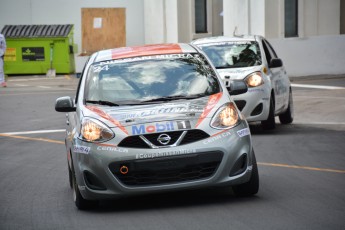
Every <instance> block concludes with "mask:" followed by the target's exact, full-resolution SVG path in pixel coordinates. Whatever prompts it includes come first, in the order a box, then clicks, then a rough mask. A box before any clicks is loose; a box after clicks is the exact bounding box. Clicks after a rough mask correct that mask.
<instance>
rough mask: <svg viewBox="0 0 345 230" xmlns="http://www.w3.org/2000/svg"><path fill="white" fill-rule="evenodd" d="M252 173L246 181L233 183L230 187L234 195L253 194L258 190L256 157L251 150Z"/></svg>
mask: <svg viewBox="0 0 345 230" xmlns="http://www.w3.org/2000/svg"><path fill="white" fill-rule="evenodd" d="M252 166H253V168H252V175H251V176H250V179H249V181H248V182H246V183H244V184H240V185H235V186H233V187H232V190H233V192H234V194H235V195H236V196H240V197H245V196H253V195H255V194H256V193H258V191H259V172H258V165H257V163H256V158H255V154H254V150H253V156H252Z"/></svg>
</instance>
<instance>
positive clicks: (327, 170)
mask: <svg viewBox="0 0 345 230" xmlns="http://www.w3.org/2000/svg"><path fill="white" fill-rule="evenodd" d="M258 165H264V166H273V167H283V168H294V169H305V170H312V171H321V172H335V173H345V170H337V169H325V168H316V167H308V166H298V165H286V164H275V163H264V162H258Z"/></svg>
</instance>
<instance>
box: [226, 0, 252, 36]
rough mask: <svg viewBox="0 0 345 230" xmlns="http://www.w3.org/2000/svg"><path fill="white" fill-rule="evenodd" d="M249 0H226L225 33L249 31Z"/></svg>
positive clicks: (246, 32) (227, 34)
mask: <svg viewBox="0 0 345 230" xmlns="http://www.w3.org/2000/svg"><path fill="white" fill-rule="evenodd" d="M248 2H249V0H224V1H223V7H224V9H223V10H224V11H223V13H224V22H223V23H224V35H225V36H232V35H233V34H234V31H235V29H236V34H237V35H240V34H248V33H249V3H248Z"/></svg>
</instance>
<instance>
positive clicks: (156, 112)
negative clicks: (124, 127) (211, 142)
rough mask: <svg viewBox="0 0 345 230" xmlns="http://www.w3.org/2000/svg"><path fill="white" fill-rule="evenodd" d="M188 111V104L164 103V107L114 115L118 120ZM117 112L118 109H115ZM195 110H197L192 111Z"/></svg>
mask: <svg viewBox="0 0 345 230" xmlns="http://www.w3.org/2000/svg"><path fill="white" fill-rule="evenodd" d="M187 111H188V112H190V111H191V109H188V104H183V105H178V106H176V105H165V106H164V107H163V106H162V107H157V108H154V109H150V110H141V111H138V112H134V113H125V114H115V115H114V117H115V118H116V119H118V120H127V119H135V118H143V117H148V116H155V115H160V114H171V113H183V112H187ZM116 112H118V111H116ZM192 112H197V111H194V110H193V111H192Z"/></svg>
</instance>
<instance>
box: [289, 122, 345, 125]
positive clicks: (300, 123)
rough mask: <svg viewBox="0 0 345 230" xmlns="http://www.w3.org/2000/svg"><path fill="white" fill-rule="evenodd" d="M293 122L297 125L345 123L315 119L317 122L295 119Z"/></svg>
mask: <svg viewBox="0 0 345 230" xmlns="http://www.w3.org/2000/svg"><path fill="white" fill-rule="evenodd" d="M292 124H295V125H345V122H324V121H319V122H317V121H315V122H309V121H305V122H303V121H294V122H293V123H292Z"/></svg>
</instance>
